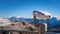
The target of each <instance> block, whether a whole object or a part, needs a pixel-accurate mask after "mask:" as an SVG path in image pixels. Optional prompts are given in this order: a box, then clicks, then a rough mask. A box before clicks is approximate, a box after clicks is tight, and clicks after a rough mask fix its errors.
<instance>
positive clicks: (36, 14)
mask: <svg viewBox="0 0 60 34" xmlns="http://www.w3.org/2000/svg"><path fill="white" fill-rule="evenodd" d="M50 16H51V14H50V13H48V12H46V11H34V12H33V17H34V25H35V26H36V23H37V22H36V21H37V20H36V18H37V17H38V18H46V19H47V20H46V21H47V23H41V21H40V25H39V29H40V30H39V31H40V34H44V32H45V31H47V25H49V23H50Z"/></svg>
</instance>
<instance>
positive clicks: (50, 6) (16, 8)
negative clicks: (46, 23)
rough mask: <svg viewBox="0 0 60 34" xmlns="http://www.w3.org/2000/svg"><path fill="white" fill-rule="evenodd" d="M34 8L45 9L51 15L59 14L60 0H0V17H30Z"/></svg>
mask: <svg viewBox="0 0 60 34" xmlns="http://www.w3.org/2000/svg"><path fill="white" fill-rule="evenodd" d="M34 10H45V11H48V12H50V13H51V14H52V16H60V0H0V17H7V16H25V17H31V16H33V11H34Z"/></svg>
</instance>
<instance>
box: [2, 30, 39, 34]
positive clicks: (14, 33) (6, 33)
mask: <svg viewBox="0 0 60 34" xmlns="http://www.w3.org/2000/svg"><path fill="white" fill-rule="evenodd" d="M1 33H2V34H17V33H18V34H38V32H36V31H27V30H25V31H21V30H3V31H2V32H1Z"/></svg>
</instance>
